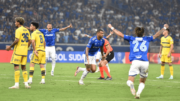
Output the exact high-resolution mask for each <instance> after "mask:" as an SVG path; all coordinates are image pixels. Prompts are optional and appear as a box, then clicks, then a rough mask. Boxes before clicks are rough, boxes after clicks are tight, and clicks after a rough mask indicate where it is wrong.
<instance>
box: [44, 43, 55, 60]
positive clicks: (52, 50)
mask: <svg viewBox="0 0 180 101" xmlns="http://www.w3.org/2000/svg"><path fill="white" fill-rule="evenodd" d="M45 50H46V58H49V56H50V57H51V58H55V57H56V50H55V46H46V49H45Z"/></svg>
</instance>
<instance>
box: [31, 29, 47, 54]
mask: <svg viewBox="0 0 180 101" xmlns="http://www.w3.org/2000/svg"><path fill="white" fill-rule="evenodd" d="M31 39H32V40H35V44H36V50H41V51H45V48H44V35H43V33H41V32H40V31H39V30H35V31H34V32H33V33H32V35H31Z"/></svg>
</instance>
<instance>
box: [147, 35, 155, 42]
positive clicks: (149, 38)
mask: <svg viewBox="0 0 180 101" xmlns="http://www.w3.org/2000/svg"><path fill="white" fill-rule="evenodd" d="M146 39H147V40H148V41H149V42H150V41H153V40H154V39H153V36H147V38H146Z"/></svg>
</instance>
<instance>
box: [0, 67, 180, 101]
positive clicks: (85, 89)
mask: <svg viewBox="0 0 180 101" xmlns="http://www.w3.org/2000/svg"><path fill="white" fill-rule="evenodd" d="M0 65H1V67H0V101H134V100H137V99H134V97H133V95H132V94H131V93H130V90H129V87H128V86H127V85H126V81H127V78H128V71H129V67H130V65H129V64H109V66H110V69H111V75H112V77H113V80H112V81H105V80H97V79H96V78H98V77H99V76H100V73H94V74H92V73H89V74H88V75H87V77H86V78H85V80H84V83H85V85H78V80H79V79H80V77H81V74H82V72H81V73H79V74H78V75H77V77H74V72H75V70H76V67H77V66H82V67H84V65H83V64H73V63H68V64H65V63H57V64H56V68H55V76H54V77H52V76H51V75H50V70H51V64H50V63H48V65H47V74H46V84H44V85H42V84H39V82H40V80H41V73H40V68H39V65H36V66H35V73H34V77H33V84H32V85H31V89H25V87H24V85H23V78H22V73H21V77H20V88H19V89H8V87H10V86H13V85H14V70H13V65H12V64H9V63H1V64H0ZM173 66H174V79H173V80H169V76H170V74H169V67H168V66H167V65H166V69H165V76H164V79H160V80H158V79H156V77H157V76H159V75H160V65H158V64H150V66H149V76H148V78H147V82H146V85H145V89H144V91H143V93H142V94H141V99H139V101H179V100H180V96H179V93H178V92H180V81H179V80H180V73H179V72H180V68H179V66H178V65H173ZM27 70H28V71H29V64H27ZM138 84H139V76H137V77H136V80H135V88H136V90H137V88H138Z"/></svg>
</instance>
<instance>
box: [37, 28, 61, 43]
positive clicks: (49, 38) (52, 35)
mask: <svg viewBox="0 0 180 101" xmlns="http://www.w3.org/2000/svg"><path fill="white" fill-rule="evenodd" d="M39 31H40V32H42V33H43V34H44V37H45V41H46V46H55V39H56V32H59V29H58V28H53V29H52V30H51V31H50V32H49V31H48V30H47V29H39Z"/></svg>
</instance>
